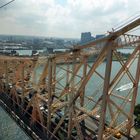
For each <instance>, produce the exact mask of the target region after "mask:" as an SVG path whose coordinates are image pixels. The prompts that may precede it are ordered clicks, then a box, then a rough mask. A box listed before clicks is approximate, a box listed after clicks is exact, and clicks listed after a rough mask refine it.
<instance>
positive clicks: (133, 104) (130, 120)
mask: <svg viewBox="0 0 140 140" xmlns="http://www.w3.org/2000/svg"><path fill="white" fill-rule="evenodd" d="M139 78H140V46H139V57H138V63H137V70H136V75H135V83H134V89H133V93H132V94H133V95H132V102H131V107H130V114H129V117H130V118H129V119H128V126H127V134H128V135H130V132H131V127H132V123H133V113H134V108H135V103H136V98H137V93H138V84H139Z"/></svg>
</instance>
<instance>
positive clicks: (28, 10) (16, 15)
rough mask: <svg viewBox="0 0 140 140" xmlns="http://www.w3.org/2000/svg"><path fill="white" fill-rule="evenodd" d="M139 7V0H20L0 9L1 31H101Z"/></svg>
mask: <svg viewBox="0 0 140 140" xmlns="http://www.w3.org/2000/svg"><path fill="white" fill-rule="evenodd" d="M139 6H140V3H139V1H138V0H133V1H131V0H106V1H104V0H98V1H96V0H38V1H37V0H24V1H23V0H17V1H15V2H14V3H12V4H11V5H9V6H8V7H7V8H6V9H3V10H1V12H0V23H1V26H3V27H4V28H2V30H1V33H10V34H28V35H43V36H55V37H76V38H78V37H80V33H81V32H85V31H91V32H92V33H93V34H98V33H99V34H100V33H105V32H106V31H108V30H111V28H112V27H113V26H114V25H116V24H117V23H119V22H120V21H122V20H124V19H125V18H127V17H129V16H131V15H132V14H133V13H135V12H136V11H138V9H139ZM11 28H12V29H11Z"/></svg>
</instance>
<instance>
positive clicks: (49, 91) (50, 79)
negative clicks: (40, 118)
mask: <svg viewBox="0 0 140 140" xmlns="http://www.w3.org/2000/svg"><path fill="white" fill-rule="evenodd" d="M48 72H49V74H48V86H47V88H48V117H47V128H48V130H49V131H50V130H51V104H52V58H49V59H48ZM48 137H49V132H48Z"/></svg>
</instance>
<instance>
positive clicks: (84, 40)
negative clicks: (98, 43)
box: [81, 32, 94, 44]
mask: <svg viewBox="0 0 140 140" xmlns="http://www.w3.org/2000/svg"><path fill="white" fill-rule="evenodd" d="M91 40H94V37H92V36H91V33H90V32H85V33H81V43H82V44H83V43H87V42H89V41H91Z"/></svg>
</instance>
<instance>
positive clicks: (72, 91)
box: [68, 52, 76, 140]
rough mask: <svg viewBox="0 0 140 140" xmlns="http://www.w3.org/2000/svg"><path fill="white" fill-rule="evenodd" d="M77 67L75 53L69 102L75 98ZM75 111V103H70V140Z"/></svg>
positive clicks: (69, 139) (69, 138)
mask: <svg viewBox="0 0 140 140" xmlns="http://www.w3.org/2000/svg"><path fill="white" fill-rule="evenodd" d="M75 65H76V56H75V52H73V65H72V72H73V73H72V81H71V87H70V88H71V92H70V95H69V101H71V100H72V99H73V97H74V93H75V92H74V88H75V87H74V85H75ZM73 111H74V103H73V104H72V105H71V104H70V103H69V123H68V140H71V132H72V117H73Z"/></svg>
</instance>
